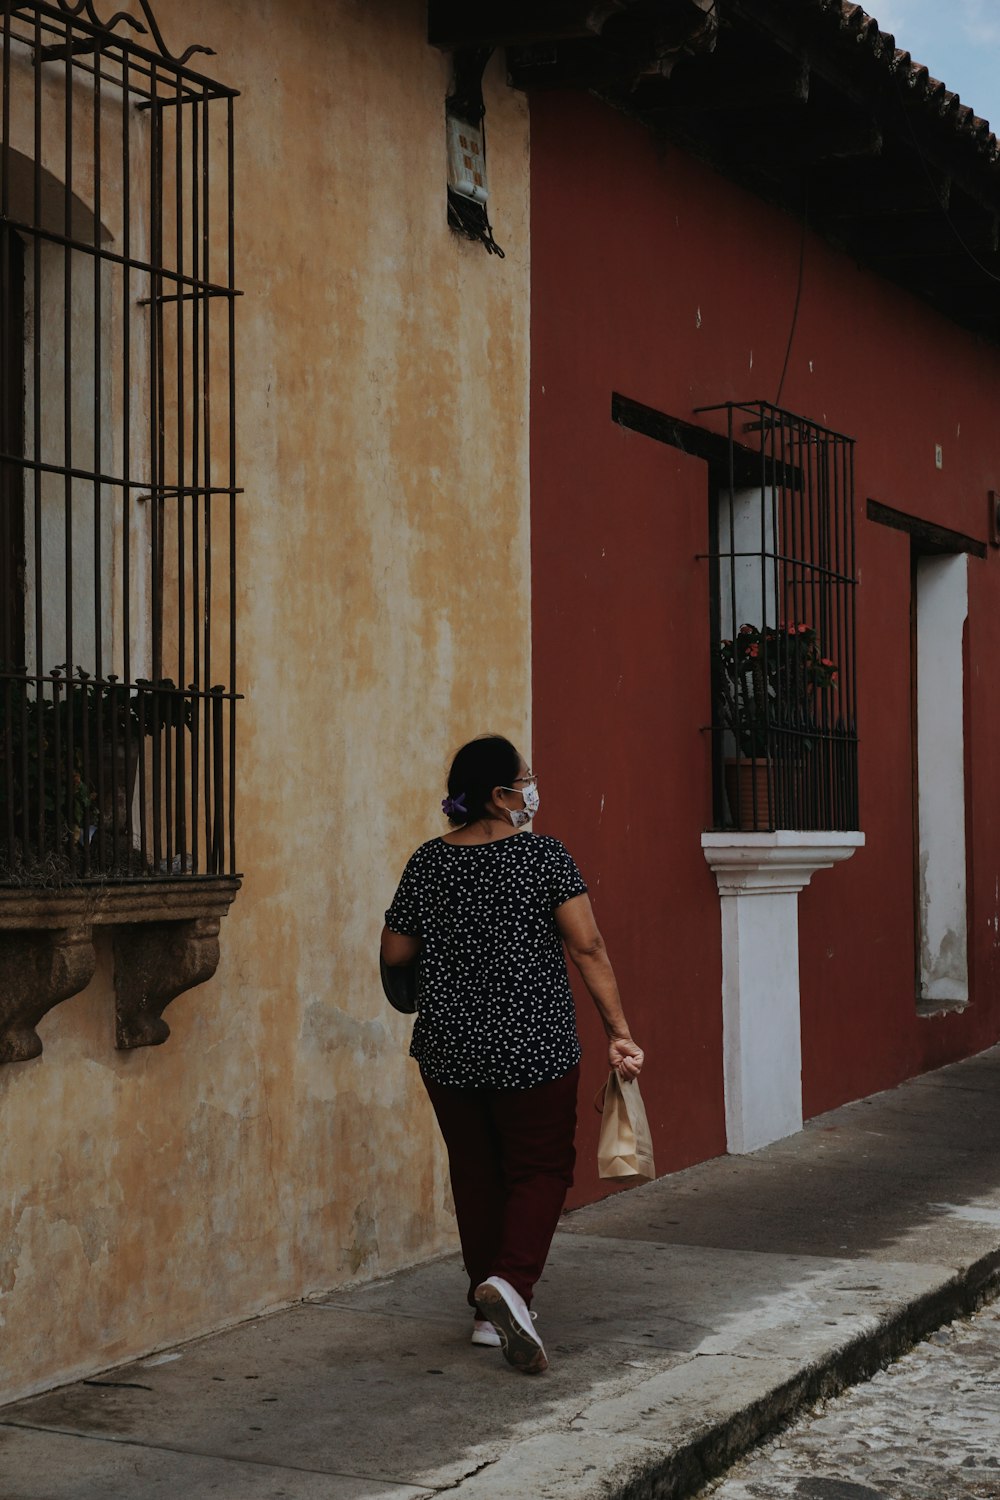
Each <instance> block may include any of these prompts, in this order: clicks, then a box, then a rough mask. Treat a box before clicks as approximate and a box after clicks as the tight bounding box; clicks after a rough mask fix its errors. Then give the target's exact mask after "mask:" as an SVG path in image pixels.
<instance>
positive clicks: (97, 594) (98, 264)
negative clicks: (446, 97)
mask: <svg viewBox="0 0 1000 1500" xmlns="http://www.w3.org/2000/svg"><path fill="white" fill-rule="evenodd" d="M100 45H101V43H100V42H99V41H97V42H95V46H96V47H98V48H99V47H100ZM101 107H102V98H101V78H100V72H99V71H98V73H97V76H96V78H95V80H94V117H93V118H94V248H95V250H96V248H97V245H98V241H99V239H100V234H101V208H102V202H101V176H102V167H103V163H102V159H101ZM102 277H103V263H102V261H101V257H100V256H99V255H95V256H94V469H95V470H96V471H97V472H98V473H99V472H100V470H101V468H102V467H103V464H102V462H101V457H102V454H101V440H102V436H103V432H104V408H103V399H102V398H103V390H102V387H103V379H104V370H103V360H102V354H103V341H104V328H103V317H102V311H103V301H104V296H103V293H104V289H103V284H102ZM102 498H103V495H102V490H101V486H100V484H99V483H96V482H95V484H94V662H93V667H92V671H93V672H94V674H95V677H96V678H98V679H100V678H102V677H103V676H104V660H103V636H104V628H103V627H104V590H103V586H102V585H103V578H104V562H103V557H102V551H103V547H102V537H101V525H102V519H103V518H102ZM86 703H87V699H86V697H85V698H84V704H85V705H86ZM104 706H105V701H104V698H103V690H102V689H101V688H100V687H98V686H95V688H94V710H95V731H96V732H95V734H94V747H95V750H96V761H97V764H96V766H95V767H94V771H95V779H94V785H95V786H96V790H97V863H98V868H99V869H100V870H104V869H105V867H106V864H107V850H106V848H105V825H106V823H107V801H106V797H105V762H104V755H105V744H104ZM113 777H114V771H113V770H112V778H113ZM84 842H85V844H86V851H87V856H88V858H89V854H90V841H89V839H88V838H87V837H86V833H85V838H84Z"/></svg>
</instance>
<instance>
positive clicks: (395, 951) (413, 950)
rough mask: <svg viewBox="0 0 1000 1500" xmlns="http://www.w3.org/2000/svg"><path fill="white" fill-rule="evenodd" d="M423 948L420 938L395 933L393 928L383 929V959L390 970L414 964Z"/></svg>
mask: <svg viewBox="0 0 1000 1500" xmlns="http://www.w3.org/2000/svg"><path fill="white" fill-rule="evenodd" d="M422 946H423V945H422V943H421V941H420V939H419V938H418V937H406V935H405V934H404V933H402V932H393V931H392V929H391V927H383V928H382V957H383V958H384V959H385V961H386V963H387V964H388V965H389V968H390V969H395V968H400V967H402V966H403V965H404V964H412V963H413V962H414V961H415V959H416V958H417V955H418V954H419V952H420V949H421V947H422Z"/></svg>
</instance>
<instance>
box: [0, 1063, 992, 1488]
mask: <svg viewBox="0 0 1000 1500" xmlns="http://www.w3.org/2000/svg"><path fill="white" fill-rule="evenodd" d="M998 1286H1000V1048H994V1049H993V1050H992V1051H990V1052H987V1053H983V1054H982V1055H981V1056H980V1057H977V1058H973V1059H971V1060H970V1061H968V1062H963V1063H959V1064H956V1065H955V1066H953V1067H950V1068H945V1069H942V1070H941V1071H940V1072H938V1073H934V1074H929V1075H927V1076H925V1077H924V1078H920V1079H915V1080H913V1081H912V1082H910V1083H907V1084H905V1085H904V1086H903V1087H901V1088H899V1089H896V1090H893V1091H892V1092H889V1093H886V1094H880V1095H877V1096H875V1097H874V1098H872V1099H868V1100H864V1101H862V1102H861V1103H859V1104H853V1105H849V1106H847V1107H846V1108H844V1109H840V1110H837V1111H835V1112H833V1113H831V1114H829V1115H825V1116H823V1117H822V1118H820V1119H818V1120H815V1121H813V1122H812V1123H811V1124H810V1125H809V1127H808V1128H807V1129H806V1130H804V1131H803V1132H802V1133H801V1134H800V1135H798V1136H795V1137H793V1138H792V1139H790V1140H787V1141H783V1142H780V1143H779V1144H777V1145H775V1146H770V1147H768V1148H767V1149H765V1150H763V1151H759V1152H757V1153H756V1154H755V1155H753V1156H750V1157H741V1158H736V1157H721V1158H719V1159H718V1160H716V1161H711V1162H707V1163H705V1164H704V1165H702V1166H699V1167H694V1168H691V1169H690V1170H689V1171H687V1172H682V1173H679V1174H677V1175H676V1176H674V1177H670V1178H666V1179H664V1180H662V1181H660V1182H657V1183H653V1184H650V1185H649V1186H647V1187H642V1188H638V1189H634V1190H632V1191H630V1192H627V1193H622V1194H619V1195H617V1196H616V1197H614V1198H612V1199H610V1200H607V1201H605V1202H604V1203H601V1204H598V1205H597V1206H595V1207H593V1208H589V1209H584V1210H582V1211H581V1212H579V1213H576V1214H573V1215H571V1216H570V1217H569V1218H568V1219H567V1220H566V1221H565V1222H564V1226H563V1228H562V1229H561V1230H560V1233H559V1234H558V1235H557V1237H556V1242H555V1245H554V1247H553V1252H552V1257H551V1261H550V1264H549V1269H548V1272H547V1274H546V1276H545V1278H544V1279H543V1281H542V1282H541V1283H540V1286H539V1288H538V1291H537V1293H536V1301H535V1306H536V1308H537V1310H538V1313H539V1327H540V1329H541V1330H542V1333H543V1336H544V1338H545V1342H546V1347H547V1349H548V1352H549V1357H550V1360H551V1369H550V1370H549V1372H548V1373H547V1374H545V1375H543V1376H539V1377H535V1378H531V1377H525V1376H521V1375H518V1374H516V1373H515V1372H514V1371H512V1370H510V1369H509V1368H508V1367H507V1366H506V1365H505V1364H504V1363H503V1361H502V1359H501V1357H500V1355H499V1353H498V1352H497V1351H495V1350H488V1349H479V1348H473V1347H472V1346H471V1345H470V1344H469V1343H468V1342H467V1336H468V1322H469V1319H468V1318H467V1315H466V1311H465V1307H464V1302H463V1280H462V1274H461V1269H460V1266H459V1265H458V1263H457V1260H456V1258H454V1257H450V1258H449V1259H447V1260H443V1261H436V1262H434V1263H432V1264H429V1265H424V1266H420V1267H417V1268H416V1269H414V1270H411V1271H406V1272H402V1273H400V1274H399V1275H397V1276H394V1277H393V1278H391V1279H390V1280H388V1281H384V1282H379V1283H377V1284H373V1285H371V1286H367V1287H363V1288H360V1289H358V1290H355V1291H352V1292H344V1293H331V1294H330V1295H328V1296H326V1297H323V1298H320V1299H316V1300H313V1301H310V1302H309V1303H305V1304H300V1305H298V1306H296V1307H293V1308H291V1309H289V1310H288V1311H285V1312H281V1313H276V1314H273V1315H271V1316H269V1317H265V1318H259V1319H257V1320H255V1321H254V1322H251V1323H247V1324H244V1325H243V1326H242V1327H240V1328H237V1329H234V1330H232V1331H230V1332H228V1333H223V1334H217V1335H214V1336H213V1337H210V1338H205V1339H202V1340H199V1341H198V1342H196V1343H193V1344H187V1345H185V1346H183V1347H182V1348H180V1349H178V1350H176V1351H175V1352H173V1353H172V1354H168V1355H159V1356H157V1357H156V1358H154V1359H150V1360H147V1361H144V1362H139V1363H137V1364H134V1365H131V1366H129V1367H128V1368H125V1369H118V1370H115V1371H114V1372H112V1373H110V1374H108V1375H107V1376H105V1377H103V1378H102V1379H100V1380H94V1381H83V1382H78V1383H77V1384H74V1385H71V1386H66V1387H64V1388H62V1389H60V1390H57V1391H54V1392H52V1393H50V1394H48V1395H44V1396H39V1397H35V1398H33V1399H31V1400H27V1401H22V1402H20V1403H18V1404H16V1405H13V1406H8V1407H6V1408H4V1409H3V1410H2V1411H0V1500H118V1497H126V1500H178V1497H183V1500H203V1497H204V1500H208V1497H212V1500H278V1497H281V1500H376V1497H379V1500H417V1497H425V1496H432V1495H438V1494H440V1493H442V1492H443V1491H447V1492H448V1493H449V1495H454V1496H456V1497H458V1500H543V1497H551V1500H563V1497H565V1500H570V1497H572V1500H596V1497H598V1496H600V1497H603V1500H609V1497H612V1496H623V1497H626V1496H627V1497H629V1500H632V1497H636V1500H637V1497H645V1496H681V1495H686V1494H689V1493H691V1492H692V1491H693V1490H694V1489H696V1488H697V1487H698V1485H699V1484H700V1482H701V1481H702V1480H703V1479H704V1478H705V1477H706V1476H708V1475H710V1474H712V1473H714V1472H716V1471H717V1470H718V1469H719V1467H721V1466H724V1465H725V1463H726V1462H728V1461H731V1460H732V1459H733V1458H734V1457H735V1456H736V1455H738V1454H739V1453H741V1452H743V1451H744V1450H745V1449H746V1448H747V1447H748V1446H749V1445H750V1444H752V1443H753V1442H754V1441H755V1440H756V1439H757V1438H758V1437H760V1436H761V1435H762V1434H763V1433H765V1432H767V1431H768V1430H770V1429H771V1428H773V1427H774V1426H775V1424H776V1423H778V1422H780V1421H781V1419H782V1418H783V1417H785V1416H787V1415H788V1414H789V1413H790V1412H791V1411H793V1410H794V1409H795V1408H796V1407H797V1406H799V1405H801V1404H802V1403H804V1402H808V1401H810V1400H811V1399H813V1398H815V1397H816V1396H818V1395H819V1394H822V1393H828V1392H829V1391H831V1390H833V1389H836V1388H838V1387H839V1386H841V1385H842V1384H845V1383H847V1382H850V1381H854V1380H857V1379H859V1378H862V1377H863V1376H864V1375H865V1374H867V1373H869V1372H870V1371H871V1370H873V1369H874V1368H875V1367H876V1366H877V1365H878V1364H879V1363H880V1362H881V1361H883V1360H885V1359H886V1358H887V1357H890V1356H892V1355H894V1354H896V1353H898V1352H899V1351H900V1350H901V1349H903V1348H904V1347H906V1346H907V1345H908V1344H909V1343H910V1342H912V1341H913V1340H914V1339H916V1338H918V1337H920V1336H921V1334H923V1333H925V1332H927V1331H929V1330H930V1329H932V1328H934V1327H935V1326H937V1325H938V1324H939V1323H941V1322H942V1321H944V1320H946V1319H948V1318H950V1317H952V1316H953V1315H955V1314H956V1313H958V1312H962V1311H965V1310H968V1309H969V1308H971V1307H973V1306H974V1305H976V1303H977V1302H978V1301H980V1300H982V1299H983V1297H984V1296H986V1295H990V1294H992V1293H993V1292H994V1291H996V1290H997V1288H998Z"/></svg>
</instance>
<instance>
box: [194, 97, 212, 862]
mask: <svg viewBox="0 0 1000 1500" xmlns="http://www.w3.org/2000/svg"><path fill="white" fill-rule="evenodd" d="M197 125H198V116H197V111H195V119H194V125H193V128H192V131H191V271H192V274H193V275H194V276H195V277H196V278H198V277H199V276H200V274H201V267H202V264H203V262H202V247H201V229H200V224H201V217H200V213H199V209H200V195H199V192H198V165H199V156H198V152H199V143H198V129H197ZM202 135H203V138H204V139H205V140H206V141H207V139H208V131H207V130H204V131H203V132H202ZM202 173H203V174H204V168H202ZM201 359H202V355H201V298H200V296H197V295H195V294H193V293H192V298H191V486H190V496H191V610H192V620H191V658H192V685H193V686H194V687H196V688H197V687H200V686H201V681H202V678H201V631H200V629H199V620H198V607H199V601H200V599H201V557H200V546H201V542H200V520H199V511H200V505H199V498H198V497H199V493H200V485H199V480H200V479H201V477H202V474H201V469H200V467H199V466H200V463H201V425H200V424H201ZM205 478H206V480H207V478H208V476H207V475H206V476H205ZM201 711H202V709H201V703H200V701H199V700H198V699H194V700H193V701H192V703H191V789H190V790H191V868H192V870H193V871H196V870H197V869H198V868H199V865H198V860H199V831H200V830H199V810H198V808H199V777H200V774H201V759H200V750H201V736H200V726H201Z"/></svg>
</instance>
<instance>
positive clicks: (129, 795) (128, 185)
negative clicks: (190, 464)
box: [115, 53, 143, 874]
mask: <svg viewBox="0 0 1000 1500" xmlns="http://www.w3.org/2000/svg"><path fill="white" fill-rule="evenodd" d="M121 129H122V246H123V256H122V496H121V501H122V509H121V516H122V599H121V607H122V674H123V676H124V679H125V682H126V684H127V683H130V682H131V680H132V619H131V612H132V493H131V479H130V476H131V473H132V267H131V264H130V258H131V251H132V153H131V142H132V135H131V109H130V106H129V60H128V54H127V53H124V54H123V55H122V110H121ZM125 696H126V699H127V696H128V694H127V691H126V695H125ZM123 721H124V722H123V725H122V728H123V731H124V759H125V766H124V770H125V787H124V805H125V829H124V833H125V862H126V869H127V871H128V873H129V874H131V873H132V867H133V863H134V859H135V831H134V826H133V823H134V810H135V798H134V794H133V791H132V788H133V785H134V781H133V769H132V768H133V766H134V764H135V757H136V756H137V755H138V754H139V753H141V741H140V743H139V745H138V746H136V745H134V744H133V741H132V713H131V711H130V708H129V706H128V704H127V702H126V706H125V710H124V714H123ZM139 816H140V819H141V818H142V816H143V814H142V812H141V811H140V815H139ZM117 821H118V819H117V803H116V804H115V823H116V825H117ZM117 861H118V849H117V836H116V837H115V862H116V864H117Z"/></svg>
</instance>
